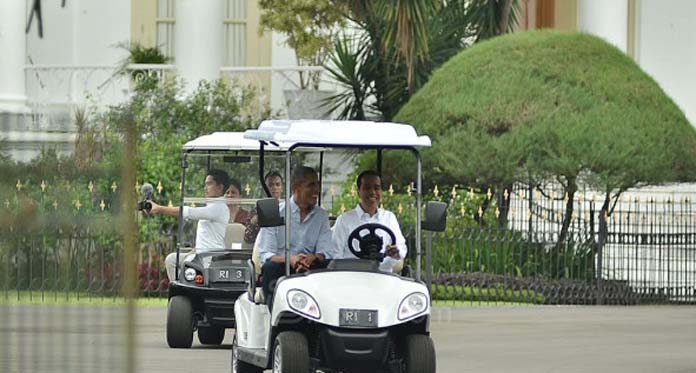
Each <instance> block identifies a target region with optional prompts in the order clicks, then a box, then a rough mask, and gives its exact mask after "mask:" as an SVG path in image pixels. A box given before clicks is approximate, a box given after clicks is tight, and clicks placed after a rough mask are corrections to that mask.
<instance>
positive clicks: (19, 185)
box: [15, 179, 24, 192]
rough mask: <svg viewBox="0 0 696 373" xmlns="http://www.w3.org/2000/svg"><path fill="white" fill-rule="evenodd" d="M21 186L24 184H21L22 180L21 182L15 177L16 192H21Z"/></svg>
mask: <svg viewBox="0 0 696 373" xmlns="http://www.w3.org/2000/svg"><path fill="white" fill-rule="evenodd" d="M23 186H24V185H22V182H21V181H20V180H19V179H17V184H15V188H17V191H18V192H21V191H22V187H23Z"/></svg>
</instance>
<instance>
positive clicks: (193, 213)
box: [149, 169, 230, 281]
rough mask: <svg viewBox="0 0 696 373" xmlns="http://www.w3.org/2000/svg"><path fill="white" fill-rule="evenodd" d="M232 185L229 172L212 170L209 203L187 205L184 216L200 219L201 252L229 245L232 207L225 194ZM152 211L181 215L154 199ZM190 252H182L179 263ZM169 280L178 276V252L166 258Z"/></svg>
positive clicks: (198, 247)
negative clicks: (227, 232)
mask: <svg viewBox="0 0 696 373" xmlns="http://www.w3.org/2000/svg"><path fill="white" fill-rule="evenodd" d="M229 185H230V177H229V176H228V175H227V173H226V172H225V171H222V170H217V169H211V170H209V171H208V174H207V176H206V177H205V185H204V187H203V188H204V190H205V198H207V203H206V205H205V206H202V207H189V206H184V211H183V216H184V219H187V220H198V225H197V227H196V242H195V245H194V247H195V248H196V250H198V251H213V250H222V249H224V248H225V230H226V229H227V222H228V221H229V220H230V210H229V208H228V207H227V204H226V203H225V198H224V197H223V194H224V193H225V191H226V190H227V188H228V187H229ZM149 212H150V213H151V214H164V215H169V216H175V217H178V216H179V207H169V206H160V205H158V204H156V203H154V202H152V209H151V210H150V211H149ZM180 239H181V238H180ZM190 253H191V252H190V251H186V252H183V251H182V252H180V253H179V264H181V262H182V261H183V258H184V257H186V256H187V255H188V254H190ZM164 263H165V266H166V267H167V277H169V281H174V279H175V269H176V266H177V263H176V252H174V253H171V254H169V255H167V258H166V259H165V260H164Z"/></svg>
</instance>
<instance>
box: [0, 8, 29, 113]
mask: <svg viewBox="0 0 696 373" xmlns="http://www.w3.org/2000/svg"><path fill="white" fill-rule="evenodd" d="M25 6H26V4H25V2H24V1H20V0H9V1H8V0H0V51H2V58H0V112H10V113H26V112H28V111H29V109H28V108H27V106H26V101H27V96H26V81H25V75H24V62H25V58H26V48H27V46H26V36H25V34H24V25H25V22H26V20H27V18H26V14H25ZM34 22H36V19H34ZM32 29H36V26H35V25H34V27H33V28H32Z"/></svg>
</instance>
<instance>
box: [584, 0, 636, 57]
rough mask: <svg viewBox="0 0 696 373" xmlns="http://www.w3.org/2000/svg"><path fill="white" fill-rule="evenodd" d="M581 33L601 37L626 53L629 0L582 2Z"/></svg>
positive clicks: (587, 0) (585, 0)
mask: <svg viewBox="0 0 696 373" xmlns="http://www.w3.org/2000/svg"><path fill="white" fill-rule="evenodd" d="M578 6H579V16H580V20H579V21H580V22H579V23H580V31H582V32H586V33H588V34H592V35H596V36H599V37H600V38H602V39H604V40H606V41H607V42H609V43H610V44H613V45H614V46H616V47H617V48H619V49H620V50H621V51H623V52H624V53H626V51H627V48H628V0H610V1H607V0H580V1H579V4H578Z"/></svg>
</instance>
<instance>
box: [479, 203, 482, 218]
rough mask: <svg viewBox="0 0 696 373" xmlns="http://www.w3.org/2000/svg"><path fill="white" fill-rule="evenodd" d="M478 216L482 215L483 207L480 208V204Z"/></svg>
mask: <svg viewBox="0 0 696 373" xmlns="http://www.w3.org/2000/svg"><path fill="white" fill-rule="evenodd" d="M478 216H479V218H480V217H481V216H483V209H482V208H481V207H480V206H479V208H478Z"/></svg>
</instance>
